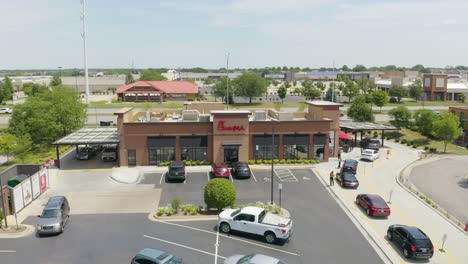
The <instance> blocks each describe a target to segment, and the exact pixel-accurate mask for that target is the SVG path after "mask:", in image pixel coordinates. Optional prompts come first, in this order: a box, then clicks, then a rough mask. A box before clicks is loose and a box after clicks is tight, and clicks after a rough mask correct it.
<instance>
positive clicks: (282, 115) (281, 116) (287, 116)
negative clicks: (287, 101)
mask: <svg viewBox="0 0 468 264" xmlns="http://www.w3.org/2000/svg"><path fill="white" fill-rule="evenodd" d="M278 120H279V121H289V120H293V113H290V112H279V113H278Z"/></svg>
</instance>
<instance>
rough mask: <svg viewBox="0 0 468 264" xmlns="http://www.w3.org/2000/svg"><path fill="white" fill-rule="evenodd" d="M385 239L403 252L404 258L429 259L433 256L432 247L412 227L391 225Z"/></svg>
mask: <svg viewBox="0 0 468 264" xmlns="http://www.w3.org/2000/svg"><path fill="white" fill-rule="evenodd" d="M387 238H388V240H390V241H393V243H395V245H397V246H398V247H400V248H401V249H402V250H403V256H405V258H418V259H430V258H432V256H433V255H434V246H433V245H432V242H431V240H430V239H429V237H428V236H427V235H426V234H425V233H424V232H423V231H421V229H419V228H417V227H413V226H405V225H391V226H389V227H388V230H387Z"/></svg>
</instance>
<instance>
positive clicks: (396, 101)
mask: <svg viewBox="0 0 468 264" xmlns="http://www.w3.org/2000/svg"><path fill="white" fill-rule="evenodd" d="M389 102H390V103H392V104H396V103H398V100H397V99H396V98H395V97H391V98H390V101H389Z"/></svg>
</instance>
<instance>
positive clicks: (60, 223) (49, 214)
mask: <svg viewBox="0 0 468 264" xmlns="http://www.w3.org/2000/svg"><path fill="white" fill-rule="evenodd" d="M38 217H39V220H38V221H37V225H36V231H37V234H38V235H45V234H57V233H62V232H63V228H64V227H65V225H66V223H67V221H68V218H69V217H70V206H69V204H68V200H67V198H65V196H53V197H50V198H49V201H48V202H47V204H46V206H45V208H44V210H43V211H42V214H41V215H38Z"/></svg>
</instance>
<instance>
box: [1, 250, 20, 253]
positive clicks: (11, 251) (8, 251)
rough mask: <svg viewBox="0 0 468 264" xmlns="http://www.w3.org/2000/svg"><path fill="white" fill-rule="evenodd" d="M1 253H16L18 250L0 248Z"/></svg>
mask: <svg viewBox="0 0 468 264" xmlns="http://www.w3.org/2000/svg"><path fill="white" fill-rule="evenodd" d="M0 253H16V250H0Z"/></svg>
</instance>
